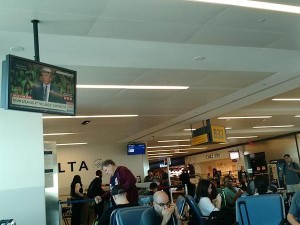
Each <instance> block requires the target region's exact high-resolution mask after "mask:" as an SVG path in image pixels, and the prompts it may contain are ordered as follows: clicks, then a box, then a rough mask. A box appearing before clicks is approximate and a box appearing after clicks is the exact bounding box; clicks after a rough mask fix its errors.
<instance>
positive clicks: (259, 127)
mask: <svg viewBox="0 0 300 225" xmlns="http://www.w3.org/2000/svg"><path fill="white" fill-rule="evenodd" d="M294 126H295V125H281V126H257V127H253V128H255V129H263V128H285V127H294Z"/></svg>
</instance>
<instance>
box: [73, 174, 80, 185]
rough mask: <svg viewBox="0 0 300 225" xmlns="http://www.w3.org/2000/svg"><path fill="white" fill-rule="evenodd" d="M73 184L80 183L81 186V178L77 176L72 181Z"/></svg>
mask: <svg viewBox="0 0 300 225" xmlns="http://www.w3.org/2000/svg"><path fill="white" fill-rule="evenodd" d="M72 183H73V184H77V183H80V184H81V177H80V176H79V175H75V176H74V177H73V181H72Z"/></svg>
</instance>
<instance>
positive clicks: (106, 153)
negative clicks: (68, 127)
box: [57, 144, 149, 195]
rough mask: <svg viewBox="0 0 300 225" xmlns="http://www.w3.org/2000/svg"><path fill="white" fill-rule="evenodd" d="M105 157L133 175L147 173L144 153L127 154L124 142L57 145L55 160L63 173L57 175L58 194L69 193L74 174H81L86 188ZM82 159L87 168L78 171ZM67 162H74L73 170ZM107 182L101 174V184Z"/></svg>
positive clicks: (106, 178)
mask: <svg viewBox="0 0 300 225" xmlns="http://www.w3.org/2000/svg"><path fill="white" fill-rule="evenodd" d="M106 159H112V160H113V161H114V162H115V163H116V164H117V166H118V165H119V166H126V167H128V168H129V169H130V170H131V171H132V173H133V174H134V175H135V176H141V177H142V178H143V177H144V174H145V173H146V174H147V169H148V168H149V165H148V160H147V156H146V155H130V156H128V155H127V146H126V144H116V145H109V146H104V145H103V146H91V145H79V146H64V147H60V146H58V147H57V161H58V163H60V164H61V170H64V171H65V172H64V173H59V175H58V185H59V195H69V193H70V184H71V182H72V179H73V177H74V175H76V174H78V175H80V176H81V179H82V183H83V186H84V188H87V187H88V185H89V184H90V182H91V181H92V179H94V177H95V172H96V170H97V169H101V167H97V165H99V166H101V165H100V163H99V162H103V161H104V160H106ZM82 161H84V162H85V165H86V166H87V168H88V170H86V168H85V166H84V168H83V169H82V170H81V171H79V168H80V165H81V164H82ZM68 162H76V164H73V167H74V168H73V169H74V171H71V166H70V164H68ZM105 183H107V184H108V183H109V177H108V176H107V175H106V174H103V184H105Z"/></svg>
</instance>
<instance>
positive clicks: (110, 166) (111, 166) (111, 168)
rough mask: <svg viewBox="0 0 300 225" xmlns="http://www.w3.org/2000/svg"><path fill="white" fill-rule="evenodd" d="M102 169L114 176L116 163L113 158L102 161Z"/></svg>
mask: <svg viewBox="0 0 300 225" xmlns="http://www.w3.org/2000/svg"><path fill="white" fill-rule="evenodd" d="M102 170H103V172H104V173H105V174H107V175H110V176H112V175H114V172H115V170H116V163H115V162H114V161H112V160H111V159H107V160H105V161H103V162H102Z"/></svg>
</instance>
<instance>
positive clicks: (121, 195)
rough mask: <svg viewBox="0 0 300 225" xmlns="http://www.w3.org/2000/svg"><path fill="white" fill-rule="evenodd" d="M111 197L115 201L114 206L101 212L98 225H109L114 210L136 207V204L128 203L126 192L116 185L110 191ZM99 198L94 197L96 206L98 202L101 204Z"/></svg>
mask: <svg viewBox="0 0 300 225" xmlns="http://www.w3.org/2000/svg"><path fill="white" fill-rule="evenodd" d="M111 195H112V197H113V200H114V201H115V203H116V205H115V206H112V207H109V208H107V209H106V210H105V211H104V212H103V214H102V216H101V217H100V218H99V219H98V221H97V222H98V224H101V225H109V223H110V215H111V213H112V212H113V211H114V210H115V209H118V208H124V207H130V206H137V205H136V204H132V203H129V201H128V200H127V198H126V191H125V190H124V189H123V187H122V186H120V185H116V186H114V187H112V189H111ZM100 198H101V197H100V196H96V197H95V202H96V204H98V203H99V202H101V199H100Z"/></svg>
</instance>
